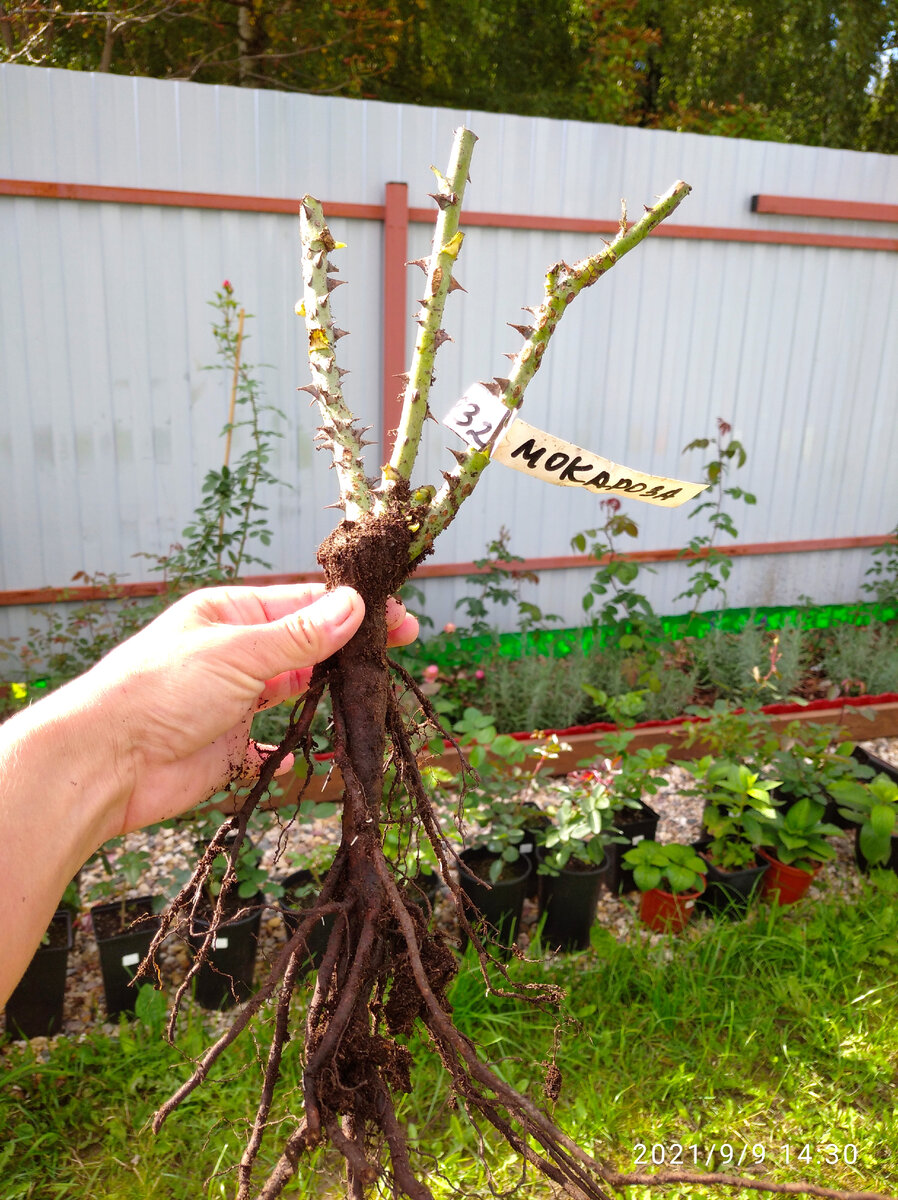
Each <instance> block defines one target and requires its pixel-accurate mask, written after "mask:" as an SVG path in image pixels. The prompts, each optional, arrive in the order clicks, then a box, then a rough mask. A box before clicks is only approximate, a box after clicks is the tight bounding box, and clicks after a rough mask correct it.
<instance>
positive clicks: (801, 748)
mask: <svg viewBox="0 0 898 1200" xmlns="http://www.w3.org/2000/svg"><path fill="white" fill-rule="evenodd" d="M836 733H838V730H836ZM782 737H783V740H782V741H781V743H780V745H779V746H778V747H777V748H776V750H774V752H773V754H772V755H771V756H770V768H771V770H772V771H773V773H774V775H776V776H777V777H778V778H779V780H780V785H779V788H778V790H777V796H778V798H779V799H780V800H781V801H782V803H783V804H784V805H785V807H786V808H788V807H789V805H791V804H794V803H795V802H796V801H798V800H800V799H802V797H804V796H806V797H807V798H808V799H810V800H813V801H814V802H815V803H817V804H822V805H824V814H823V819H824V821H826V822H829V823H830V824H832V825H838V826H840V827H841V828H843V829H846V828H849V826H850V824H851V822H850V820H849V818H848V817H846V816H844V815H843V814H842V813H840V812H839V809H838V805H837V804H836V801H835V799H834V798H833V794H832V788H833V785H834V784H835V783H837V782H839V781H840V780H843V779H845V778H870V777H871V776H872V774H873V772H872V770H871V769H870V767H869V766H868V765H866V764H864V763H862V762H861V760H860V759H859V758H858V757H857V756H855V754H854V750H855V747H854V746H853V744H852V743H851V742H847V741H843V742H838V743H836V744H834V743H833V737H834V732H833V728H832V726H829V725H820V724H810V723H804V724H799V722H797V721H791V722H790V723H789V724H788V725H787V726H786V727H785V729H784V730H783V731H782Z"/></svg>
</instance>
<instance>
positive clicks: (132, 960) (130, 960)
mask: <svg viewBox="0 0 898 1200" xmlns="http://www.w3.org/2000/svg"><path fill="white" fill-rule="evenodd" d="M139 962H140V955H139V954H123V955H122V966H123V967H136V966H137V964H138V963H139Z"/></svg>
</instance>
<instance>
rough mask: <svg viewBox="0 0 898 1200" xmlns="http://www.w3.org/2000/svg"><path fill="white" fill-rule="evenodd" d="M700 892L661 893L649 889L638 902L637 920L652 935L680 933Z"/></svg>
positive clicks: (688, 919)
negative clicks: (649, 930)
mask: <svg viewBox="0 0 898 1200" xmlns="http://www.w3.org/2000/svg"><path fill="white" fill-rule="evenodd" d="M700 895H701V892H680V893H679V895H676V896H675V895H674V894H673V893H672V892H662V891H661V889H660V888H649V890H648V891H647V892H643V893H642V899H641V900H640V902H639V919H640V921H642V923H643V925H647V926H648V927H649V929H651V930H652V931H653V932H654V933H681V932H682V931H683V929H684V928H685V927H686V925H687V924H688V922H689V921H690V919H691V917H692V914H693V912H694V910H695V902H696V900H697V899H698V898H699V896H700Z"/></svg>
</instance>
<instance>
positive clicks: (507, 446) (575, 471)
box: [453, 389, 708, 508]
mask: <svg viewBox="0 0 898 1200" xmlns="http://www.w3.org/2000/svg"><path fill="white" fill-rule="evenodd" d="M484 390H486V389H484ZM487 394H488V395H489V393H487ZM453 411H454V410H453ZM472 420H473V419H472ZM453 428H454V426H453ZM492 457H493V459H494V461H495V462H500V463H504V464H505V466H506V467H511V468H512V469H513V470H515V471H523V472H524V473H525V474H531V475H535V476H536V477H537V478H539V479H544V480H545V481H546V482H547V483H556V484H559V485H560V486H561V487H583V488H586V490H587V491H589V492H595V493H596V494H598V495H600V496H605V495H616V496H632V497H633V499H634V500H645V502H646V503H647V504H660V505H661V506H662V507H664V508H676V507H677V506H678V505H680V504H685V503H686V501H687V500H692V499H693V497H695V496H697V495H698V494H699V492H703V491H704V490H705V488H706V487H707V486H708V485H707V484H706V483H686V482H685V481H684V480H682V479H667V478H666V477H665V476H663V475H646V474H645V473H644V472H643V471H634V470H632V469H631V468H630V467H622V466H620V465H619V464H618V463H614V462H611V461H610V460H609V459H607V458H602V457H601V455H598V454H592V453H591V452H590V451H589V450H584V449H582V447H580V446H572V445H571V444H570V443H569V442H562V441H560V440H559V439H558V438H556V437H553V436H552V434H551V433H543V432H542V430H540V429H534V428H533V426H532V425H527V424H526V423H525V422H524V421H522V420H520V419H518V420H516V421H515V422H514V423H513V424H512V425H510V426H508V427H507V428H506V429H504V430H503V431H502V433H501V434H500V436H499V438H498V439H497V441H496V444H495V446H494V447H493V450H492Z"/></svg>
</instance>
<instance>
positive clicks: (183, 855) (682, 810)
mask: <svg viewBox="0 0 898 1200" xmlns="http://www.w3.org/2000/svg"><path fill="white" fill-rule="evenodd" d="M864 745H865V746H866V748H867V749H868V750H870V751H872V752H873V753H874V754H877V755H879V756H880V757H881V758H884V759H887V760H888V761H890V762H892V763H895V764H896V765H898V738H891V739H886V738H882V739H878V740H876V741H872V742H866V743H864ZM664 774H665V776H666V782H665V784H664V786H663V787H662V788H661V789H660V790H659V791H658V792H657V793H656V795H655V796H654V797H653V798H651V806H652V808H654V809H655V810H656V811H657V812H658V813H659V814H660V817H661V820H660V822H659V825H658V840H659V841H662V842H674V841H679V842H686V843H688V842H691V841H693V840H695V838H696V837H698V835H699V833H700V830H701V810H702V802H701V800H700V799H697V798H695V797H689V796H684V795H683V794H682V790H683V788H684V786H685V784H686V782H687V779H688V776H687V775H686V773H685V772H684V771H682V770H681V769H679V768H677V767H673V768H669V769H668V770H666V771H665V772H664ZM338 832H339V826H338V820H337V818H336V817H333V816H331V817H328V818H326V819H324V820H318V821H304V822H303V823H302V824H300V825H293V826H291V827H289V828H288V829H286V832H284V833H283V834H279V831H278V829H277V828H276V827H275V828H274V829H272V831H270V832H268V833H266V835H265V836H264V837H263V838H262V839H260V843H259V844H261V845H262V846H263V847H264V850H265V855H264V859H263V865H264V866H265V867H266V868H270V867H271V865H272V863H273V862H274V859H275V854H276V847H277V842H278V839H279V836H280V837H281V839H282V841H283V843H284V855H283V857H282V859H281V861H280V863H279V865H278V868H277V873H279V874H286V873H287V871H289V870H290V869H291V868H290V866H289V863H290V860H291V858H292V857H293V856H294V855H296V854H298V853H300V852H305V851H306V850H308V849H309V848H310V847H311V846H313V845H316V844H321V843H327V842H333V841H334V840H335V839H336V838H337V837H338ZM193 838H194V834H193V832H192V831H191V830H189V829H184V830H162V831H160V832H159V833H157V834H155V835H153V836H147V835H145V834H139V833H138V834H131V835H129V837H128V839H126V845H127V847H128V848H131V849H136V848H146V849H149V850H150V852H151V864H150V867H149V869H148V871H147V872H146V873H145V874H144V876H143V878H142V880H141V883H140V887H139V888H136V889H131V890H130V891H129V892H128V895H138V894H141V895H147V894H149V893H152V892H153V891H154V889H156V888H158V886H159V884H160V881H161V880H163V879H165V878H167V877H169V876H170V873H171V872H172V871H174V870H177V869H179V868H185V867H187V866H188V864H189V862H190V861H191V860H192V858H193ZM833 844H834V845H835V847H836V851H837V857H836V858H835V859H834V860H833V861H832V862H830V863H827V864H825V866H824V868H823V870H822V871H821V872H820V874H819V876H818V877H817V880H816V881H815V883H814V884H813V885H812V889H811V892H810V896H811V898H813V897H815V896H821V895H823V894H824V893H826V892H832V891H834V890H840V891H842V892H843V893H845V894H847V895H851V894H854V893H856V892H857V891H858V890H859V887H860V883H859V876H858V873H857V869H856V866H855V863H854V835H853V832H850V833H846V834H845V835H843V836H842V837H839V838H835V839H833ZM102 880H103V872H102V868H101V867H100V866H98V865H92V866H90V867H88V868H85V870H84V871H83V872H82V894H87V893H89V892H90V890H91V889H92V888H94V887H95V886H96V887H98V888H99V887H101V885H102ZM103 898H105V897H103ZM98 899H99V897H98ZM634 899H635V897H634V896H631V897H629V898H627V897H624V898H619V897H617V896H612V895H610V894H609V893H608V892H604V891H603V893H602V896H601V898H600V900H599V905H598V912H597V919H598V921H599V923H600V924H602V925H603V926H605V927H606V928H607V929H609V930H610V931H611V932H612V933H613V934H614V935H615V936H616V937H618V938H621V939H624V938H627V937H629V936H631V934H632V932H633V929H634V927H635V926H637V921H636V916H635V905H634ZM436 911H437V916H438V919H440V920H443V921H445V922H446V924H447V926H448V925H450V924H451V923H452V921H453V914H452V911H451V904H450V903H449V901H448V900H447V899H443V900H442V901H438V903H437V909H436ZM535 918H536V905H535V903H532V902H530V901H528V902H527V903H526V905H525V911H524V920H523V922H522V927H521V933H520V936H519V939H518V944H519V945H520V946H521V947H522V948H523V949H525V950H526V948H527V945H528V943H529V938H530V931H531V930H532V927H533V922H534V920H535ZM642 933H643V936H645V937H648V938H651V939H652V940H657V937H658V935H653V934H648V933H647V932H646V931H644V930H643V931H642ZM282 940H283V925H282V921H281V918H280V916H279V915H278V914H277V913H276V912H273V911H268V912H266V913H265V914H263V918H262V931H261V939H260V941H261V944H260V950H261V957H262V958H267V957H269V956H270V955H272V954H273V953H274V952H275V951H276V949H277V947H278V946H279V945H280V943H281V942H282ZM161 965H162V970H163V977H164V979H165V981H166V984H167V985H168V987H169V988H170V989H173V988H174V987H175V986H176V985H177V984H178V983H179V982H180V981H181V980H182V979H183V977H184V973H185V972H186V970H187V967H188V965H189V958H188V953H187V950H186V948H185V946H184V945H183V944H182V943H181V942H179V941H178V940H177V939H169V940H168V942H167V943H166V945H165V947H164V948H163V952H162V956H161ZM68 975H69V978H68V985H67V989H66V1003H65V1018H64V1021H65V1032H66V1034H68V1035H70V1036H71V1035H78V1034H80V1033H83V1032H85V1031H87V1030H88V1029H91V1028H93V1027H95V1026H98V1025H103V1026H104V1028H105V1029H106V1030H107V1031H108V1032H112V1031H113V1030H115V1029H116V1028H117V1025H118V1022H117V1021H115V1022H112V1021H108V1020H107V1019H106V1014H105V1010H104V1004H103V985H102V979H101V976H100V965H99V958H98V954H97V946H96V941H95V940H94V937H93V933H92V932H91V929H90V918H89V917H87V916H85V915H83V914H82V916H81V917H80V918H79V919H78V920H77V922H76V928H75V944H74V949H73V951H72V953H71V954H70V956H69V969H68ZM213 1020H214V1022H215V1023H217V1021H218V1020H222V1021H223V1020H225V1017H221V1018H218V1017H217V1015H213ZM39 1040H42V1039H35V1041H39Z"/></svg>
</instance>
